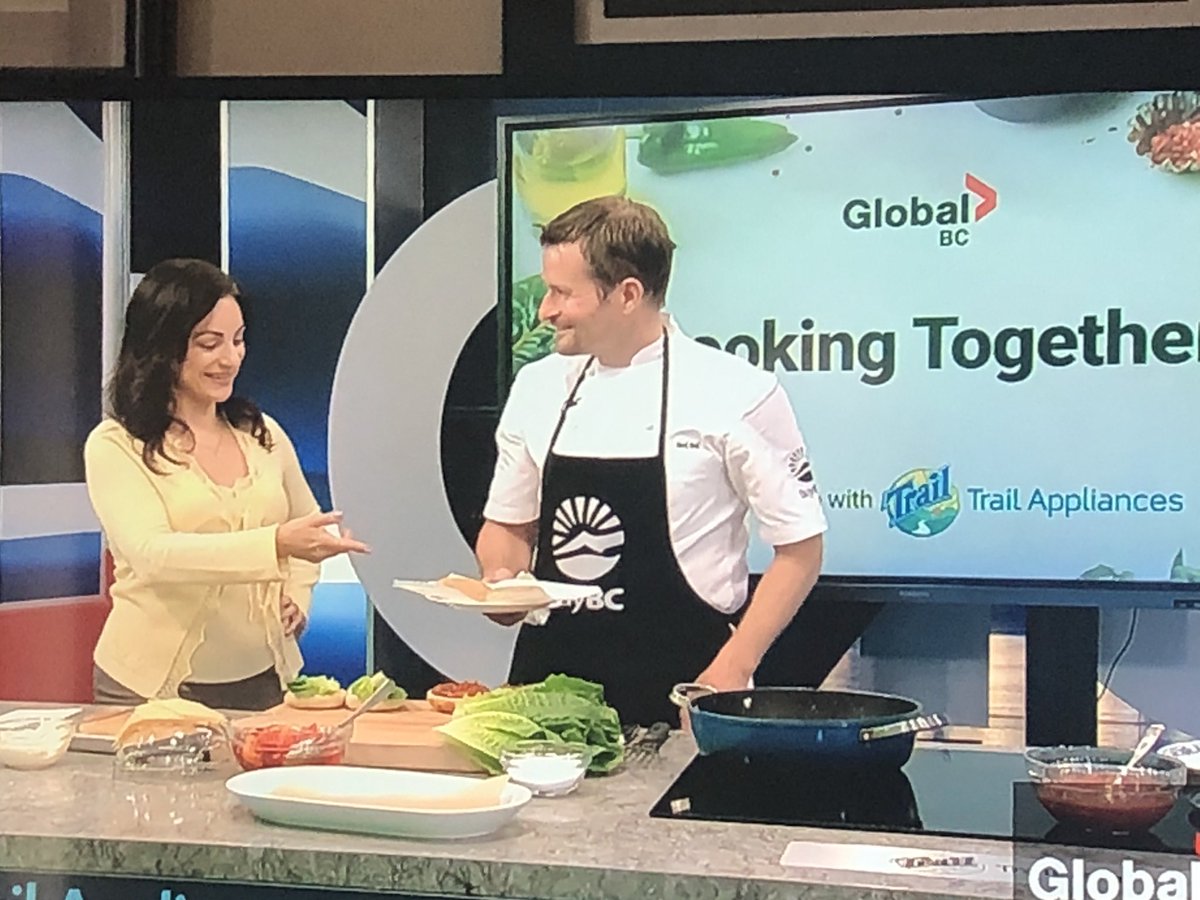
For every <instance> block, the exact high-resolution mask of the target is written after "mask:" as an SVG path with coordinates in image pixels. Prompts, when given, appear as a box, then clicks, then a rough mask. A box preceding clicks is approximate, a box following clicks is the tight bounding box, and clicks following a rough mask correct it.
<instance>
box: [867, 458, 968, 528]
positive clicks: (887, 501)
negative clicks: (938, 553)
mask: <svg viewBox="0 0 1200 900" xmlns="http://www.w3.org/2000/svg"><path fill="white" fill-rule="evenodd" d="M960 509H961V506H960V504H959V500H958V488H956V487H955V486H954V485H953V484H952V483H951V481H950V466H948V465H945V466H942V467H941V468H940V469H913V470H911V471H909V472H905V473H904V474H903V475H901V476H900V477H899V478H897V479H896V480H895V481H894V482H892V485H891V487H889V488H888V489H887V490H886V491H884V493H883V511H884V512H886V513H887V517H888V527H889V528H895V529H897V530H898V531H901V532H903V533H904V534H908V535H912V536H913V537H922V538H924V537H933V536H934V535H937V534H941V533H942V532H943V531H945V530H946V529H947V528H949V527H950V525H951V524H952V523H953V522H954V520H955V519H956V518H958V513H959V510H960Z"/></svg>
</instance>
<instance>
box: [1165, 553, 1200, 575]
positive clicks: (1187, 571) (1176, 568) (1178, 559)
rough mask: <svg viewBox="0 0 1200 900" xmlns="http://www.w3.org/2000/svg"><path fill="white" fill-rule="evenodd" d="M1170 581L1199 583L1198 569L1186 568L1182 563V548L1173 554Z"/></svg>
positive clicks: (1199, 573) (1199, 572)
mask: <svg viewBox="0 0 1200 900" xmlns="http://www.w3.org/2000/svg"><path fill="white" fill-rule="evenodd" d="M1171 580H1172V581H1189V582H1197V581H1200V569H1197V568H1196V567H1195V566H1187V565H1184V563H1183V548H1182V547H1181V548H1180V550H1179V552H1178V553H1176V554H1175V559H1174V560H1172V562H1171Z"/></svg>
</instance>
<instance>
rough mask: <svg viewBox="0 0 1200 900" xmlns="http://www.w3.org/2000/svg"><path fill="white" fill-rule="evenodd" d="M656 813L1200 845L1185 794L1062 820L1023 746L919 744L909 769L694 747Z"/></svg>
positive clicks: (1197, 817) (1132, 846)
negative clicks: (1100, 828) (1039, 787)
mask: <svg viewBox="0 0 1200 900" xmlns="http://www.w3.org/2000/svg"><path fill="white" fill-rule="evenodd" d="M650 815H651V816H654V817H657V818H673V819H698V820H706V821H714V822H753V823H759V824H767V825H797V826H809V827H815V828H844V829H851V830H855V831H888V832H898V833H913V834H928V835H942V836H960V837H973V838H984V839H989V838H990V839H997V838H999V839H1004V840H1009V839H1015V840H1019V841H1029V842H1033V843H1043V844H1065V845H1069V846H1074V847H1109V848H1113V849H1121V850H1147V851H1157V852H1166V853H1186V854H1194V853H1195V852H1196V849H1195V848H1196V839H1197V832H1200V810H1197V809H1196V808H1195V807H1193V805H1192V803H1191V802H1190V800H1189V799H1188V797H1187V796H1186V795H1182V796H1180V798H1179V799H1178V800H1177V801H1176V803H1175V806H1174V807H1173V808H1172V810H1171V812H1170V813H1168V814H1167V816H1166V817H1165V818H1164V819H1163V820H1162V821H1161V822H1159V823H1158V825H1156V826H1155V827H1154V828H1153V829H1151V830H1150V831H1148V832H1143V833H1141V834H1124V835H1114V834H1103V833H1098V832H1092V831H1087V830H1084V829H1081V828H1074V827H1070V826H1067V825H1063V824H1060V823H1059V822H1057V821H1056V820H1055V819H1054V818H1053V817H1052V816H1051V815H1050V814H1049V813H1048V812H1046V810H1045V809H1044V808H1043V807H1042V805H1041V803H1039V802H1038V799H1037V796H1036V794H1035V793H1034V787H1033V785H1032V784H1030V783H1029V782H1028V781H1027V775H1026V772H1025V761H1024V759H1023V756H1022V754H1021V753H1017V752H1002V751H991V750H978V749H970V750H963V749H942V748H929V747H918V749H916V750H915V751H914V752H913V756H912V759H910V760H909V761H908V764H907V765H905V766H904V768H903V769H900V770H898V771H890V772H889V771H882V772H868V771H862V770H850V771H847V772H842V773H837V772H830V771H809V770H805V769H804V768H802V767H800V766H797V765H795V764H793V763H785V762H781V761H778V760H761V759H758V760H756V759H749V758H746V757H742V756H724V755H714V756H697V757H696V758H695V759H694V760H692V762H691V764H689V765H688V767H687V768H686V769H685V770H684V771H683V772H682V774H681V775H680V776H679V778H678V779H677V780H676V781H675V783H674V784H673V785H671V787H670V788H669V789H668V790H667V792H666V793H665V794H664V795H663V796H662V798H660V799H659V801H658V803H656V804H655V806H654V808H653V809H652V810H651V811H650Z"/></svg>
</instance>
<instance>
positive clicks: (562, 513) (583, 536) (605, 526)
mask: <svg viewBox="0 0 1200 900" xmlns="http://www.w3.org/2000/svg"><path fill="white" fill-rule="evenodd" d="M624 546H625V528H624V526H623V525H622V524H621V520H620V519H619V518H618V517H617V514H616V513H615V512H613V511H612V508H611V507H610V506H609V505H608V504H607V503H605V502H604V501H603V500H598V499H597V498H595V497H571V498H569V499H567V500H564V501H563V502H562V503H560V504H559V505H558V509H556V510H555V511H554V529H553V532H552V534H551V536H550V550H551V552H552V553H553V555H554V565H555V566H557V567H558V571H560V572H562V573H563V575H565V576H567V577H568V578H570V579H571V580H572V581H582V582H588V583H594V582H596V581H597V580H599V579H600V578H603V577H604V576H605V575H607V574H608V573H609V572H611V571H612V569H613V567H614V566H615V565H616V564H617V562H618V561H619V560H620V559H621V550H622V548H623V547H624Z"/></svg>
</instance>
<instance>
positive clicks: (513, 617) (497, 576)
mask: <svg viewBox="0 0 1200 900" xmlns="http://www.w3.org/2000/svg"><path fill="white" fill-rule="evenodd" d="M516 577H517V573H516V572H514V571H512V570H511V569H493V570H492V571H490V572H484V573H483V580H484V581H487V582H492V581H503V580H504V579H506V578H516ZM484 615H486V616H487V617H488V618H489V619H491V620H492V621H493V622H495V623H496V624H497V625H504V626H505V627H511V626H513V625H516V624H517V623H518V622H520V621H521V620H522V619H524V618H525V613H522V612H514V613H484Z"/></svg>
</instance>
